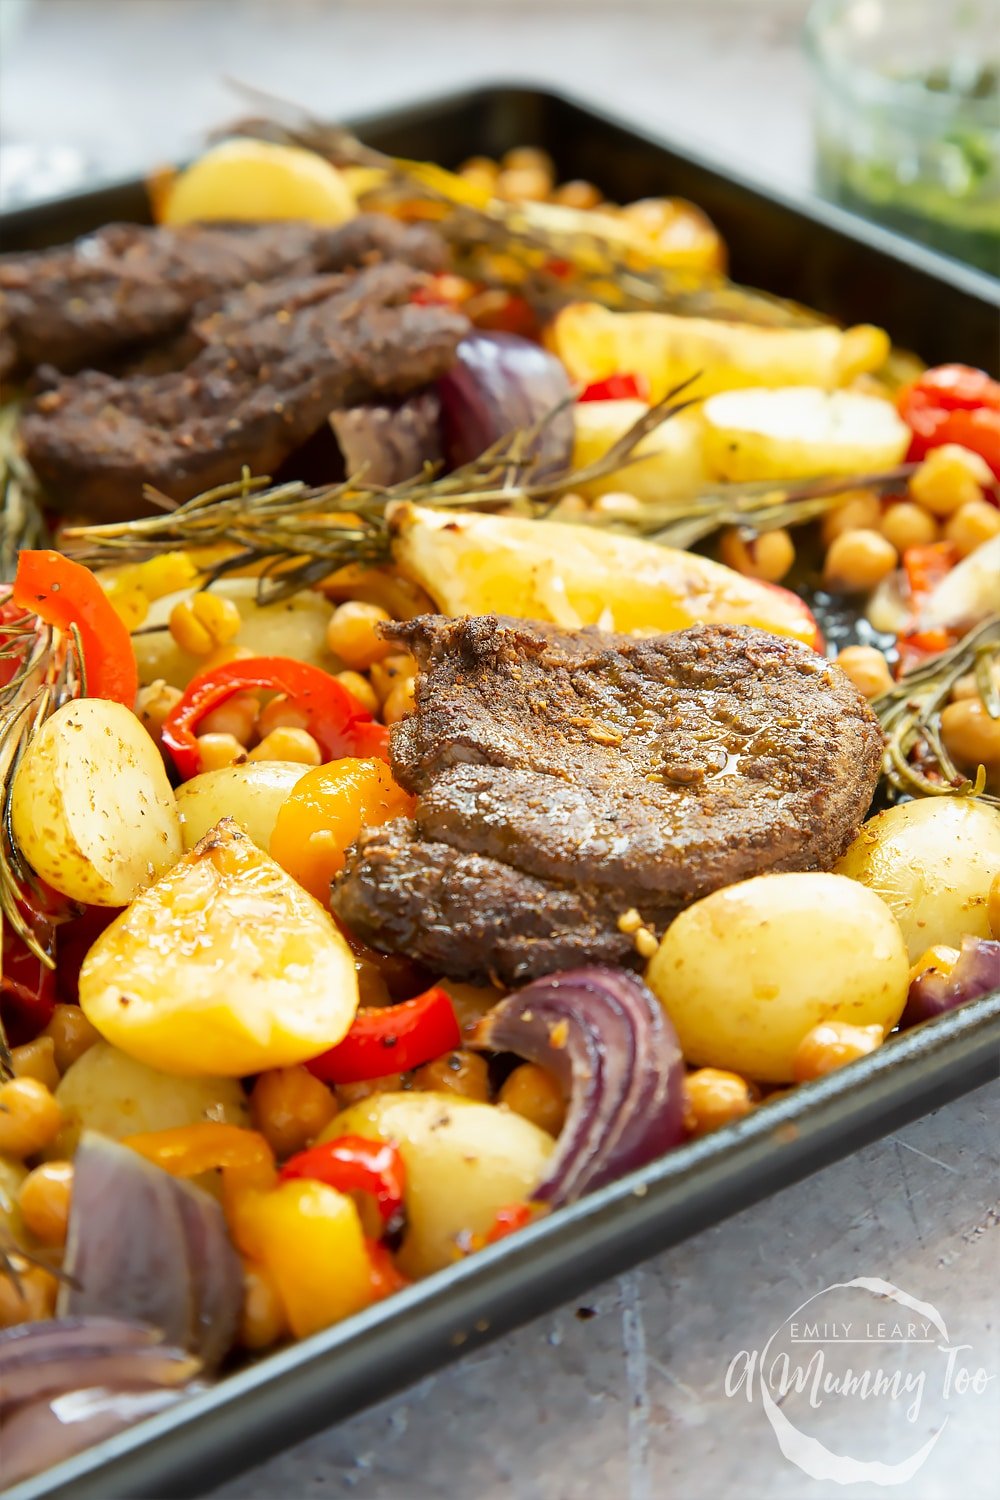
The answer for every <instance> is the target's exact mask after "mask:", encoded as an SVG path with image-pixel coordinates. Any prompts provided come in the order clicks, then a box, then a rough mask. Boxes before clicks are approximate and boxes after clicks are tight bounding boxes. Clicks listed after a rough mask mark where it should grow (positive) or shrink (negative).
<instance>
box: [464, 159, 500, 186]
mask: <svg viewBox="0 0 1000 1500" xmlns="http://www.w3.org/2000/svg"><path fill="white" fill-rule="evenodd" d="M499 173H500V168H499V167H498V166H497V164H496V162H495V161H491V160H490V158H489V157H488V156H470V157H469V159H468V161H463V163H462V165H461V166H460V167H459V169H458V175H459V176H460V177H464V178H465V180H466V181H467V182H471V183H473V184H474V186H476V187H480V188H482V189H483V191H484V192H486V193H492V192H493V190H494V188H495V187H496V181H497V177H498V176H499Z"/></svg>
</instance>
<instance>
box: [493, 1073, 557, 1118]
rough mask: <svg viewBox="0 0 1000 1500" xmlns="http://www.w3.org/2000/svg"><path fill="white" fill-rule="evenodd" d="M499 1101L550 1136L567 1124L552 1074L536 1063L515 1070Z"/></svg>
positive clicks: (506, 1081)
mask: <svg viewBox="0 0 1000 1500" xmlns="http://www.w3.org/2000/svg"><path fill="white" fill-rule="evenodd" d="M498 1102H499V1103H500V1104H506V1106H507V1108H508V1109H512V1110H513V1111H514V1113H515V1114H516V1115H523V1116H524V1118H525V1119H526V1120H530V1121H531V1123H532V1124H533V1125H537V1126H538V1127H539V1129H540V1130H547V1131H548V1132H549V1134H550V1135H558V1134H559V1132H560V1130H562V1128H563V1125H564V1124H565V1122H566V1100H565V1099H564V1098H563V1092H562V1089H561V1088H560V1087H559V1085H558V1083H557V1082H556V1080H555V1079H554V1078H553V1076H552V1074H551V1073H549V1072H547V1070H546V1069H545V1068H540V1067H538V1065H537V1064H536V1063H522V1064H521V1066H520V1067H519V1068H515V1069H514V1071H513V1073H511V1074H510V1076H509V1077H508V1078H506V1079H505V1080H504V1084H503V1087H502V1088H501V1090H500V1094H499V1096H498Z"/></svg>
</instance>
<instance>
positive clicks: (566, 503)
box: [552, 492, 590, 518]
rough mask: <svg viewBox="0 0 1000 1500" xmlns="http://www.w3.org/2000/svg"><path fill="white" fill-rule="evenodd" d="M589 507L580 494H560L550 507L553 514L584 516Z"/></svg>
mask: <svg viewBox="0 0 1000 1500" xmlns="http://www.w3.org/2000/svg"><path fill="white" fill-rule="evenodd" d="M589 509H590V507H589V506H588V504H587V502H586V500H585V499H584V498H583V496H582V495H574V494H573V493H572V492H570V493H569V494H566V495H562V496H561V497H560V499H558V500H557V501H556V503H555V505H554V506H553V507H552V514H553V516H562V517H564V518H565V517H566V516H584V515H586V513H587V511H588V510H589Z"/></svg>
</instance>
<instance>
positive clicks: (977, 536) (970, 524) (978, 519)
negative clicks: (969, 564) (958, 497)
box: [944, 500, 1000, 557]
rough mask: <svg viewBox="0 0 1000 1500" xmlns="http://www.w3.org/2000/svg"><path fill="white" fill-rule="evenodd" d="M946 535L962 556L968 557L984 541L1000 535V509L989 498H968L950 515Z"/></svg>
mask: <svg viewBox="0 0 1000 1500" xmlns="http://www.w3.org/2000/svg"><path fill="white" fill-rule="evenodd" d="M944 535H945V540H946V541H949V542H953V543H954V545H955V546H956V547H957V548H958V553H959V556H960V557H968V556H969V553H970V552H975V550H976V548H977V547H981V546H982V545H983V543H984V542H991V541H992V540H993V538H994V537H995V536H1000V510H998V509H997V507H996V506H995V505H991V504H990V502H989V501H988V500H967V501H966V502H965V504H964V505H960V506H959V507H958V510H956V511H955V512H954V514H953V515H951V516H949V517H948V519H947V521H946V522H945V527H944Z"/></svg>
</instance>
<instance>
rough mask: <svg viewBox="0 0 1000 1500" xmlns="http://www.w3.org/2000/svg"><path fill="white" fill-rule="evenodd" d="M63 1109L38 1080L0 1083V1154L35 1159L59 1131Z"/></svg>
mask: <svg viewBox="0 0 1000 1500" xmlns="http://www.w3.org/2000/svg"><path fill="white" fill-rule="evenodd" d="M61 1125H62V1110H61V1109H60V1108H59V1104H58V1102H57V1100H56V1099H55V1098H54V1097H53V1094H52V1092H51V1090H50V1089H47V1088H46V1087H45V1085H44V1083H39V1082H38V1079H37V1078H12V1079H11V1080H10V1082H9V1083H2V1084H0V1152H3V1154H4V1155H5V1156H13V1157H14V1158H15V1160H17V1161H20V1160H21V1158H22V1157H25V1156H34V1154H35V1152H36V1151H41V1149H42V1147H43V1146H47V1145H48V1144H49V1141H51V1140H53V1139H54V1138H55V1136H56V1135H57V1134H58V1132H59V1128H60V1126H61Z"/></svg>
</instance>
